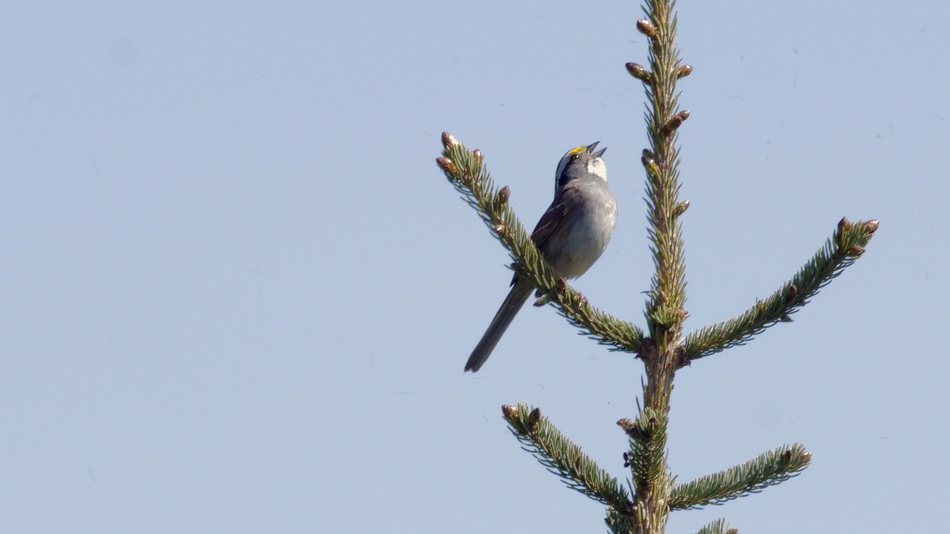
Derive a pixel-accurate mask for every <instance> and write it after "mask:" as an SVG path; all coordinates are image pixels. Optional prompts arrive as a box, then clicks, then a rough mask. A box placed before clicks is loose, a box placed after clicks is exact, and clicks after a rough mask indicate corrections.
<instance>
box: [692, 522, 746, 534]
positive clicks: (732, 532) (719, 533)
mask: <svg viewBox="0 0 950 534" xmlns="http://www.w3.org/2000/svg"><path fill="white" fill-rule="evenodd" d="M738 533H739V531H738V530H736V529H734V528H728V525H726V520H725V519H716V520H715V521H713V522H712V523H709V524H707V525H706V526H704V527H703V528H701V529H699V532H697V533H696V534H738Z"/></svg>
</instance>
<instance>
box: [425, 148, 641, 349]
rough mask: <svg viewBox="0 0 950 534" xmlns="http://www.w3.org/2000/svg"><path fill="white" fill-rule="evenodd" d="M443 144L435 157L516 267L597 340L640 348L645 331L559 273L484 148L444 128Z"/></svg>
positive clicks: (567, 316) (573, 321)
mask: <svg viewBox="0 0 950 534" xmlns="http://www.w3.org/2000/svg"><path fill="white" fill-rule="evenodd" d="M442 144H443V146H444V148H445V149H444V150H443V152H442V157H441V158H437V159H436V163H438V165H439V167H440V168H441V169H442V171H443V172H444V173H445V176H446V178H448V180H449V182H450V183H451V184H452V185H453V186H454V187H455V189H456V190H458V192H459V193H461V194H462V198H463V199H464V200H465V201H466V203H468V205H470V206H472V207H473V208H474V209H475V211H476V212H478V214H479V216H480V217H481V219H482V221H484V222H485V224H486V225H487V226H488V228H489V229H491V231H492V235H494V236H495V237H496V238H497V239H498V240H499V241H501V243H502V244H503V245H504V246H505V248H507V249H508V252H509V254H510V255H511V258H512V259H513V260H514V261H515V264H514V265H513V266H512V268H513V269H516V270H517V271H518V273H519V275H521V276H524V277H525V278H527V279H528V280H530V281H531V283H532V284H534V286H535V287H537V288H538V290H539V291H540V293H541V294H542V295H543V296H544V301H549V302H551V303H553V304H554V305H555V307H556V308H557V309H558V312H559V313H560V314H561V315H563V316H564V317H566V318H567V319H568V320H569V321H570V322H571V323H572V324H573V325H574V326H576V327H578V328H580V329H581V330H582V331H583V332H585V333H586V334H588V335H589V336H591V337H592V338H594V339H596V340H597V342H598V343H600V344H602V345H608V346H610V347H611V348H612V349H613V350H617V351H623V352H632V353H637V352H638V351H639V350H640V345H641V344H642V343H643V331H642V330H640V329H639V328H638V327H637V326H635V325H633V324H632V323H629V322H626V321H622V320H620V319H618V318H616V317H614V316H612V315H610V314H607V313H604V312H602V311H600V310H598V309H596V308H594V307H593V306H591V305H590V304H588V303H587V299H586V298H584V296H583V295H581V294H580V293H578V292H577V291H575V290H574V289H573V288H572V287H570V286H569V285H568V284H567V283H566V282H565V281H564V280H563V279H559V278H558V277H557V275H556V274H555V272H554V269H553V268H552V267H551V265H550V264H549V263H548V262H547V260H545V259H544V257H543V256H541V253H540V252H539V251H538V248H537V247H536V246H535V244H534V241H532V240H531V237H530V236H529V234H528V233H527V232H526V231H525V228H524V226H523V225H522V224H521V222H520V221H519V220H518V218H517V217H516V216H515V213H514V211H513V210H512V209H511V206H510V205H509V204H508V196H509V195H510V191H509V189H508V188H507V187H503V188H501V189H498V188H497V187H496V186H495V182H494V181H493V180H492V178H491V175H489V174H488V171H486V170H485V168H484V166H483V164H482V154H481V151H479V150H474V151H469V150H468V149H466V148H465V146H464V145H463V144H461V143H459V142H458V141H456V140H455V138H454V137H452V135H451V134H449V133H447V132H446V133H443V134H442Z"/></svg>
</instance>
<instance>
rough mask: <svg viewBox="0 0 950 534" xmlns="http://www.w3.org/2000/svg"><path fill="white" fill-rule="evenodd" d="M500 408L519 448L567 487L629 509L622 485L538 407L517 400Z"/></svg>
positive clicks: (602, 501)
mask: <svg viewBox="0 0 950 534" xmlns="http://www.w3.org/2000/svg"><path fill="white" fill-rule="evenodd" d="M501 411H502V414H503V415H504V417H505V420H506V421H507V422H508V427H509V429H510V430H511V433H512V434H514V435H515V437H516V438H517V439H518V441H520V442H521V445H522V447H521V448H522V449H524V450H526V451H528V452H530V453H531V454H532V455H533V456H534V457H535V458H537V460H538V462H540V463H541V465H543V466H544V467H546V468H547V469H548V471H550V472H552V473H554V474H555V475H558V476H559V477H561V479H563V481H564V483H565V484H567V487H569V488H571V489H573V490H575V491H579V492H581V493H583V494H584V495H587V496H588V497H590V498H591V499H594V500H595V501H597V502H600V503H601V504H604V505H606V506H609V507H611V508H612V509H614V510H618V511H623V510H627V509H629V507H630V497H629V494H628V493H627V490H626V488H624V487H623V486H622V485H620V483H619V482H618V481H617V479H616V478H614V477H612V476H610V474H609V473H607V472H606V471H604V470H603V469H601V468H600V467H598V466H597V464H596V463H594V461H593V460H591V459H590V457H589V456H587V455H586V454H584V453H583V452H581V448H580V447H578V446H577V445H575V444H573V443H571V441H570V440H568V439H567V438H566V437H564V435H563V434H561V432H560V431H559V430H558V429H557V428H555V426H554V425H552V424H551V423H550V422H549V421H548V419H547V418H546V417H544V416H542V415H541V410H540V409H538V408H534V409H533V410H532V409H530V408H529V407H528V405H526V404H524V403H520V404H518V406H517V407H515V406H509V405H505V406H502V407H501Z"/></svg>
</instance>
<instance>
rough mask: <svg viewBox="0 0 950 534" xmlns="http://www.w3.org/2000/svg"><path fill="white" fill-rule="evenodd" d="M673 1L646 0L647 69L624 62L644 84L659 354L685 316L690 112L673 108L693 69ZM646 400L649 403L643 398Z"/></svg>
mask: <svg viewBox="0 0 950 534" xmlns="http://www.w3.org/2000/svg"><path fill="white" fill-rule="evenodd" d="M673 4H674V2H672V1H661V0H651V1H649V2H647V6H646V7H644V10H643V11H644V13H645V14H646V18H645V19H641V20H639V21H637V29H638V30H640V32H641V33H643V34H644V35H646V36H647V37H649V38H650V53H649V58H648V61H649V63H648V66H649V70H647V69H646V68H644V67H642V66H640V65H638V64H636V63H627V71H628V72H629V73H630V74H631V75H632V76H633V77H635V78H638V79H639V80H641V81H642V82H643V83H644V91H645V92H646V97H647V101H648V104H647V110H646V113H645V119H646V123H647V135H648V137H649V138H650V149H648V150H644V151H643V155H642V157H641V160H640V161H641V162H642V163H643V166H644V168H645V169H646V174H647V183H646V192H647V196H646V199H645V200H646V203H647V208H648V216H647V218H648V220H649V223H650V227H649V238H650V250H651V252H652V253H653V263H654V265H655V267H656V272H655V274H654V276H653V279H652V288H651V291H650V303H649V305H648V308H647V324H648V327H649V332H650V337H651V338H652V339H653V340H654V343H656V345H657V348H658V350H659V352H660V353H665V354H669V353H670V351H671V350H672V349H673V348H675V345H676V344H677V343H679V338H680V332H681V330H682V325H683V321H684V320H685V319H686V311H685V305H686V265H685V261H684V255H683V238H682V229H681V225H680V222H679V218H680V216H681V215H682V214H683V212H685V211H686V208H687V207H688V206H689V204H688V203H680V202H679V201H678V196H679V188H680V186H679V161H680V160H679V149H678V148H677V147H676V140H677V131H678V129H679V127H680V126H681V125H682V124H683V121H685V120H686V119H687V118H688V117H689V111H678V98H677V96H678V95H677V93H676V81H677V80H678V79H680V78H682V77H684V76H686V75H688V74H689V73H690V72H691V71H692V68H691V67H690V66H688V65H680V59H679V50H678V49H677V48H676V15H675V14H674V12H673V9H674V5H673ZM648 404H649V403H648Z"/></svg>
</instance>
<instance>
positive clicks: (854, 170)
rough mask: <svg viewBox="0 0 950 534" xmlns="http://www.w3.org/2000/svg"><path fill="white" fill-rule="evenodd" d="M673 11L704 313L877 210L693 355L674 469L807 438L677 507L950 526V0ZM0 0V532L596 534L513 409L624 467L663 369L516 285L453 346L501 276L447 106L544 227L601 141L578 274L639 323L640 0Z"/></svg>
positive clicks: (592, 513)
mask: <svg viewBox="0 0 950 534" xmlns="http://www.w3.org/2000/svg"><path fill="white" fill-rule="evenodd" d="M678 9H679V21H680V24H679V44H680V49H681V52H682V57H683V59H684V61H685V62H686V63H688V64H690V65H692V66H693V67H694V71H693V73H692V75H691V76H689V77H688V78H686V79H684V80H682V82H681V84H680V86H679V87H680V89H681V91H682V93H681V97H680V103H681V107H682V108H683V109H688V110H690V111H691V113H692V114H691V116H690V118H689V120H688V121H687V122H686V123H685V124H684V126H683V127H682V129H681V130H680V132H681V133H680V143H681V147H682V150H681V154H682V165H681V176H682V194H681V196H682V198H683V199H689V200H690V202H691V207H690V209H689V211H688V212H687V214H686V216H685V217H684V220H683V230H684V239H685V243H686V258H687V278H688V281H689V287H688V289H689V291H690V293H689V299H688V302H687V306H688V309H689V312H690V314H691V315H690V318H689V319H688V321H687V330H689V331H692V330H695V329H697V328H700V327H701V326H702V325H704V324H707V323H710V322H715V321H720V320H723V319H725V318H728V317H730V316H732V315H735V314H737V313H739V312H741V311H743V310H745V309H746V308H747V307H749V306H750V305H751V304H752V303H753V302H754V299H755V298H757V297H764V296H766V295H768V294H770V293H771V292H772V291H774V290H775V289H776V288H777V287H779V286H780V285H781V284H782V283H783V282H784V281H785V280H786V279H788V278H789V277H790V276H791V275H792V274H793V273H794V272H795V271H796V270H797V269H798V268H799V266H800V265H801V264H802V263H803V262H804V261H806V260H807V259H808V257H809V256H810V255H811V254H813V253H814V252H815V251H816V250H817V249H818V248H819V247H820V246H821V245H822V243H823V242H824V240H825V239H826V238H827V237H828V236H830V235H831V232H832V231H833V230H834V228H835V224H836V223H837V222H838V220H839V219H840V218H841V217H842V216H848V217H849V218H851V219H852V220H858V219H870V218H878V219H880V220H881V227H880V230H879V231H878V233H877V235H876V236H875V238H874V239H873V240H872V241H871V244H870V246H869V247H868V252H867V254H866V255H865V257H863V258H862V259H860V260H859V261H858V262H857V263H856V264H855V265H854V266H853V267H851V268H850V269H849V270H848V271H846V272H845V273H844V275H843V276H841V277H840V278H839V279H837V280H835V281H834V282H833V283H832V284H831V285H830V286H828V287H827V288H825V289H824V290H823V291H822V292H821V294H820V295H818V296H817V297H816V298H815V299H814V300H813V301H812V303H811V304H809V305H808V306H806V307H805V308H804V309H803V310H802V311H801V312H800V313H798V314H796V315H795V316H794V319H795V322H794V323H791V324H781V325H778V326H776V327H774V328H773V329H771V330H769V331H768V332H766V333H765V334H763V335H762V336H760V337H759V338H758V339H756V340H755V341H754V342H752V343H750V344H749V345H747V346H745V347H741V348H738V349H734V350H730V351H728V352H726V353H723V354H719V355H716V356H714V357H711V358H708V359H704V360H700V361H698V362H696V363H695V364H694V365H693V366H692V367H689V368H687V369H684V370H683V371H681V372H680V373H679V374H678V375H677V381H676V384H675V391H674V396H673V400H672V413H671V427H670V432H671V435H670V441H669V446H670V457H669V462H670V466H671V467H672V469H673V471H674V473H676V474H677V475H678V476H679V480H680V481H687V480H691V479H692V478H694V477H696V476H700V475H703V474H706V473H709V472H713V471H718V470H720V469H723V468H726V467H729V466H732V465H735V464H737V463H740V462H742V461H745V460H747V459H749V458H752V457H754V456H756V455H758V454H760V453H761V452H764V451H766V450H769V449H772V448H774V447H777V446H779V445H781V444H785V443H794V442H800V443H803V444H805V446H806V447H807V448H808V449H809V450H810V451H811V452H812V453H813V456H814V462H813V465H812V466H811V467H810V468H809V469H807V470H806V471H805V472H804V473H803V474H802V475H801V476H800V477H799V478H797V479H794V480H792V481H790V482H787V483H785V484H782V485H780V486H778V487H776V488H770V489H768V490H766V491H764V492H763V493H762V494H760V495H756V496H752V497H749V498H745V499H741V500H739V501H736V502H733V503H730V504H728V505H726V506H722V507H716V508H712V509H706V510H703V511H692V512H682V513H677V514H674V515H673V516H672V519H671V522H670V526H669V530H668V532H695V531H696V530H698V529H699V528H700V526H702V525H703V524H705V523H706V522H708V521H710V520H712V519H714V518H717V517H726V518H728V519H729V520H730V521H731V523H732V524H733V526H735V527H738V528H739V529H740V531H744V532H764V531H768V532H776V533H781V532H800V531H821V532H836V531H863V532H870V533H875V532H893V531H895V530H898V529H900V530H907V531H913V530H932V526H933V525H935V524H943V523H944V522H945V521H944V519H945V517H944V516H945V514H943V513H942V511H941V510H942V509H943V505H944V497H945V493H946V491H945V483H944V481H945V480H946V479H947V478H948V476H950V462H948V460H947V455H946V454H945V452H944V450H945V449H946V444H947V442H948V440H950V434H948V432H947V431H946V430H945V428H944V426H945V425H944V424H943V423H942V422H943V421H945V420H946V419H947V415H948V408H950V397H948V394H947V389H946V383H947V379H948V378H950V364H948V363H947V358H946V349H945V348H944V347H943V345H942V342H941V341H940V339H941V338H940V337H939V335H940V332H942V331H943V328H945V325H946V322H947V319H948V317H950V313H948V308H950V306H948V302H950V282H948V271H947V267H946V265H947V262H948V257H950V240H948V231H947V229H946V223H945V221H944V215H945V211H946V206H947V201H948V200H950V186H948V180H947V179H946V174H947V169H948V168H950V150H948V147H950V122H948V121H950V97H948V94H950V91H948V87H950V76H948V73H947V69H946V68H945V66H946V52H947V50H950V37H948V35H950V33H948V32H947V31H946V30H947V26H948V24H950V7H948V6H947V5H946V4H944V3H939V2H913V1H912V2H909V3H904V4H902V5H901V6H899V9H898V8H895V7H894V6H893V5H892V4H890V3H883V2H870V3H868V2H854V1H851V2H838V3H832V4H828V3H827V2H816V1H806V2H794V3H781V4H776V3H762V2H750V1H746V2H740V1H733V2H722V3H715V4H711V3H709V2H691V1H687V0H682V1H681V2H679V4H678ZM0 13H2V16H0V67H2V73H3V74H2V76H0V117H2V121H3V126H4V127H3V128H2V129H0V279H2V284H0V427H2V428H3V429H4V432H3V439H2V440H0V530H2V531H4V532H77V533H78V532H96V533H103V532H116V533H120V532H121V533H128V532H143V533H151V532H229V533H233V532H314V531H316V532H356V533H359V532H375V531H379V530H383V529H385V530H388V531H394V532H433V531H443V530H450V531H454V532H460V533H461V532H486V531H492V532H498V531H502V532H510V531H528V532H533V531H546V530H558V531H590V532H596V531H599V530H600V529H603V526H602V523H600V521H601V520H602V518H603V509H602V507H601V506H600V505H598V504H596V503H594V502H592V501H589V500H587V499H586V498H584V497H582V496H580V495H579V494H575V493H574V492H572V491H570V490H567V489H565V488H564V487H563V486H562V485H561V483H560V482H559V481H558V480H557V478H556V477H554V476H552V475H550V474H548V473H546V472H545V471H544V469H543V468H542V467H541V466H540V465H538V464H537V463H536V462H535V461H534V460H533V459H532V458H531V457H530V456H528V455H527V454H525V453H524V452H522V451H521V450H519V448H518V445H517V442H516V441H515V440H514V439H513V438H512V437H511V436H510V435H509V434H508V432H507V430H506V428H505V425H504V423H503V421H502V419H501V417H500V414H501V411H500V406H501V405H502V404H511V403H516V402H519V401H524V402H528V403H531V404H533V405H536V406H540V407H541V408H542V410H543V411H544V413H545V414H547V415H548V416H549V417H550V418H551V419H552V421H553V422H554V423H555V424H557V425H558V426H559V427H560V428H561V429H562V431H564V432H565V433H566V434H567V435H568V436H569V437H571V438H572V439H573V440H574V441H575V442H576V443H578V444H580V445H581V446H582V447H583V448H584V450H585V451H586V452H588V454H590V455H591V456H592V457H593V458H595V459H596V460H597V461H598V462H600V464H601V465H602V466H603V467H604V468H606V469H608V470H609V471H610V472H612V473H613V474H615V475H616V476H618V477H623V476H624V475H625V474H626V470H625V469H624V468H623V467H622V458H621V454H622V452H623V451H624V450H625V447H626V442H625V439H624V436H623V434H622V432H621V431H620V430H619V428H617V427H616V426H615V425H614V423H615V422H616V421H617V420H618V419H620V418H622V417H632V416H634V415H635V405H636V404H635V400H636V398H637V396H638V395H639V393H640V378H641V373H642V365H641V364H640V363H639V362H638V361H635V360H633V359H631V358H630V357H629V356H627V355H622V354H617V353H609V352H607V351H605V350H604V349H603V348H602V347H599V346H597V345H596V344H594V343H592V342H590V341H588V340H586V339H585V338H583V337H582V336H578V335H576V332H575V331H574V330H572V328H571V327H570V326H569V325H567V324H566V323H565V322H564V321H563V320H562V319H561V318H560V317H559V316H558V315H557V314H556V313H554V311H553V310H552V309H551V308H541V309H536V308H531V307H528V308H526V309H525V310H524V311H522V313H521V314H520V315H519V317H518V318H517V319H516V320H515V322H514V324H513V325H512V327H511V328H510V330H509V331H508V333H507V334H506V336H505V338H504V339H503V340H502V342H501V343H500V345H499V346H498V348H497V349H496V351H495V353H494V355H493V357H492V358H491V360H489V362H488V363H487V364H486V365H485V367H484V368H483V369H482V371H481V372H479V373H478V374H477V375H474V376H473V375H471V374H464V373H462V367H463V364H464V362H465V359H466V358H467V356H468V353H469V351H470V350H471V348H472V347H473V346H474V344H475V343H476V342H477V341H478V338H479V337H480V336H481V334H482V331H483V330H484V328H485V326H486V325H487V324H488V322H489V320H490V319H491V317H492V314H494V312H495V310H496V309H497V306H498V305H499V304H500V302H501V300H502V298H503V297H504V295H505V293H506V291H507V287H506V284H507V283H508V280H509V278H510V273H509V272H508V271H507V270H506V269H505V268H504V265H505V264H506V263H507V256H506V253H505V252H504V250H503V249H502V248H501V246H500V245H498V244H497V243H496V242H495V241H494V240H493V239H492V237H491V236H490V234H489V233H488V232H487V231H486V229H485V227H484V225H482V224H481V222H479V220H478V218H477V217H476V215H475V214H474V213H473V212H472V211H471V210H470V209H469V208H468V207H466V206H465V205H464V203H462V202H461V201H459V199H458V195H457V194H456V193H455V191H454V190H453V189H452V188H451V186H450V185H449V184H448V183H447V182H446V181H445V179H444V177H443V176H442V173H441V172H440V171H439V170H438V168H437V167H436V166H435V163H434V158H435V157H437V156H438V155H439V152H440V150H441V146H440V142H439V135H440V133H441V132H442V131H443V130H448V131H450V132H452V133H453V134H454V135H455V136H456V137H457V138H458V139H459V140H461V141H462V142H464V143H466V144H467V145H469V146H470V147H473V148H474V147H477V148H480V149H481V150H482V152H483V153H484V154H485V162H486V164H487V166H488V168H489V169H490V171H491V172H492V174H493V176H494V177H495V179H496V181H497V182H499V183H500V184H504V185H508V186H509V187H510V188H511V191H512V194H511V201H510V202H511V204H512V205H513V206H514V208H515V209H516V210H517V212H518V214H519V216H520V217H521V219H522V221H523V222H524V223H525V224H526V225H527V226H529V227H530V226H533V224H534V222H535V221H536V220H537V218H538V217H539V216H540V214H541V213H542V212H543V210H544V208H545V207H546V206H547V205H548V203H549V202H550V200H551V190H552V183H553V179H554V176H553V174H554V169H555V167H556V165H557V161H558V159H559V158H560V156H561V155H562V154H563V153H564V152H565V151H566V150H568V149H569V148H572V147H574V146H577V145H581V144H585V145H586V144H590V143H591V142H593V141H600V142H601V146H606V147H608V150H607V152H606V154H605V160H606V162H607V166H608V169H609V176H610V184H611V186H612V188H613V189H614V191H615V193H616V195H617V197H618V202H619V205H620V216H619V222H618V228H617V230H616V232H615V234H614V238H613V241H612V242H611V245H610V246H609V247H608V249H607V251H606V253H605V254H604V256H603V257H602V258H601V260H600V261H599V262H598V264H597V265H595V266H594V267H593V268H592V269H591V270H590V271H589V272H588V273H587V274H586V275H585V276H584V277H582V278H581V279H579V280H578V281H576V283H575V284H574V285H575V287H576V288H577V289H578V290H580V291H582V292H583V293H584V294H585V295H586V296H587V297H588V298H589V299H590V301H591V302H592V303H593V304H594V305H596V306H598V307H600V308H602V309H604V310H607V311H610V312H611V313H613V314H615V315H617V316H620V317H624V318H626V319H628V320H632V321H634V322H636V323H637V324H640V325H641V326H642V325H643V323H644V321H643V313H642V310H643V303H644V300H645V296H644V295H643V291H645V290H647V289H648V288H649V281H650V276H651V270H650V269H651V260H650V255H649V252H648V249H647V234H646V228H645V225H646V213H645V208H644V203H643V200H642V197H643V182H644V175H643V170H642V168H641V166H640V163H639V157H640V151H641V150H642V149H643V148H644V147H645V146H646V144H645V143H646V137H645V133H644V132H645V129H644V124H643V119H642V115H643V109H644V104H643V102H644V95H643V90H642V87H641V85H640V82H638V81H636V80H634V79H633V78H631V77H630V76H629V75H628V74H627V73H626V71H625V70H624V67H623V65H624V63H625V62H628V61H636V62H640V63H644V62H645V61H646V42H645V40H644V38H643V36H642V35H640V34H639V33H638V32H637V31H636V29H635V21H636V19H637V18H638V17H639V16H640V13H641V11H640V7H639V5H638V4H636V3H628V2H591V3H587V4H583V5H579V4H577V3H576V2H520V3H508V2H482V3H479V4H477V5H449V4H446V3H437V2H414V3H408V4H406V3H403V4H390V3H382V2H362V3H357V4H352V3H351V4H344V3H335V4H332V3H328V2H327V3H303V2H301V3H286V2H285V3H263V2H261V3H257V4H254V3H236V4H232V5H228V6H227V7H223V5H221V4H211V3H206V2H178V3H169V2H166V3H152V4H135V5H134V6H133V5H132V4H129V3H118V2H115V3H90V2H68V3H39V2H9V3H7V4H5V5H4V7H3V8H0Z"/></svg>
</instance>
